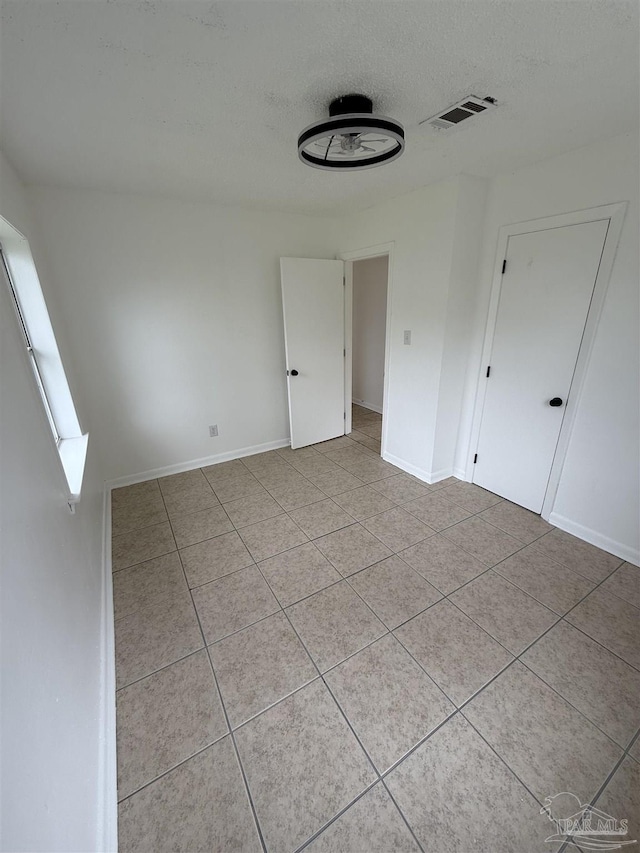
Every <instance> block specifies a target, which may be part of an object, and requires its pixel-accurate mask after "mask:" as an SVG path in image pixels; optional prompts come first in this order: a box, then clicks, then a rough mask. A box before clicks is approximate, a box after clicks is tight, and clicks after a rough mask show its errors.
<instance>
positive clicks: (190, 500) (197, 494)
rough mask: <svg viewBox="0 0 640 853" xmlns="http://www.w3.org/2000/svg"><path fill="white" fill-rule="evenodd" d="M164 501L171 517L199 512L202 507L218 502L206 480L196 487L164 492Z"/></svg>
mask: <svg viewBox="0 0 640 853" xmlns="http://www.w3.org/2000/svg"><path fill="white" fill-rule="evenodd" d="M203 479H204V478H203ZM164 502H165V506H166V507H167V512H168V513H169V518H171V519H173V518H177V517H179V516H181V515H188V514H189V513H191V512H199V511H200V510H202V509H209V508H210V507H212V506H219V503H220V502H219V500H218V498H217V497H216V496H215V494H214V492H213V489H212V488H211V486H210V485H209V484H208V483H207V482H206V481H205V482H204V483H203V484H202V485H199V486H197V487H191V488H186V489H185V490H184V491H180V492H172V493H170V494H165V495H164Z"/></svg>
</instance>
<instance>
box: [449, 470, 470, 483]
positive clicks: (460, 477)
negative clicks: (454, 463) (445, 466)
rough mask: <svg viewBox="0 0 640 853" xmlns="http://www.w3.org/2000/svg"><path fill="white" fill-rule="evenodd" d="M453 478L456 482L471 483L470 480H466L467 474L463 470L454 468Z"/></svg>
mask: <svg viewBox="0 0 640 853" xmlns="http://www.w3.org/2000/svg"><path fill="white" fill-rule="evenodd" d="M453 476H454V477H455V478H456V479H457V480H465V481H466V482H468V483H470V482H471V480H467V472H466V471H465V469H464V468H454V469H453Z"/></svg>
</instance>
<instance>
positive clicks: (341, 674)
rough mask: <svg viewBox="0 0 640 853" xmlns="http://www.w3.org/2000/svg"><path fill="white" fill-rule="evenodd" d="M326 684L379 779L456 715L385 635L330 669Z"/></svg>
mask: <svg viewBox="0 0 640 853" xmlns="http://www.w3.org/2000/svg"><path fill="white" fill-rule="evenodd" d="M325 680H326V682H327V684H328V685H329V688H330V689H331V691H332V693H333V695H334V696H335V697H336V699H337V700H338V702H339V703H340V705H341V707H342V710H343V711H344V712H345V714H346V715H347V719H348V720H349V722H350V723H351V725H352V726H353V729H354V731H355V733H356V734H357V736H358V738H359V740H360V742H361V743H362V745H363V746H364V748H365V749H366V750H367V752H368V753H369V755H370V756H371V759H372V760H373V763H374V764H375V765H376V767H377V769H378V771H379V772H380V773H384V772H385V771H386V770H388V769H389V767H391V765H392V764H394V763H395V762H396V761H399V760H400V759H401V758H402V756H403V755H404V754H405V753H407V752H408V751H409V750H410V749H411V748H412V747H413V746H415V745H416V744H417V743H418V742H419V741H420V740H421V739H422V738H423V737H426V736H427V735H428V734H429V732H431V731H433V729H434V728H436V726H438V725H440V723H441V722H442V721H443V720H444V719H446V717H447V716H449V714H451V713H453V711H454V710H455V708H454V706H453V705H452V704H451V702H449V701H448V699H447V698H446V697H445V696H444V694H443V693H442V691H441V690H440V689H439V688H438V687H437V686H436V685H435V684H434V682H433V681H432V680H431V679H430V678H429V676H428V675H425V673H424V671H423V670H422V669H421V668H420V667H419V666H418V664H417V663H416V662H415V661H414V660H413V658H412V657H411V655H409V654H407V652H406V651H405V650H404V649H403V648H402V646H401V645H400V643H399V642H398V641H397V640H396V639H395V638H394V637H393V636H392V635H390V634H387V636H386V637H382V638H381V639H380V640H377V641H376V642H375V643H373V645H371V646H368V647H367V648H366V649H363V650H362V651H361V652H358V654H357V655H354V656H353V657H351V658H349V660H347V661H345V662H344V663H342V664H340V666H337V667H336V668H335V669H332V670H331V672H329V673H327V675H326V676H325Z"/></svg>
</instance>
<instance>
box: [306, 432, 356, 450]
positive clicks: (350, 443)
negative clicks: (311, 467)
mask: <svg viewBox="0 0 640 853" xmlns="http://www.w3.org/2000/svg"><path fill="white" fill-rule="evenodd" d="M350 447H357V444H356V442H355V441H354V440H353V439H351V438H349V437H348V436H346V435H340V436H338V438H330V439H329V441H322V442H320V444H314V445H313V448H314V450H317V451H318V453H326V452H327V451H328V450H344V449H348V448H350Z"/></svg>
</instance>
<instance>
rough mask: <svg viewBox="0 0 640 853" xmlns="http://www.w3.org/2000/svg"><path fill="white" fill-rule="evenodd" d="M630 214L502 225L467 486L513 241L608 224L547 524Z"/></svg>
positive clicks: (582, 213) (604, 209)
mask: <svg viewBox="0 0 640 853" xmlns="http://www.w3.org/2000/svg"><path fill="white" fill-rule="evenodd" d="M626 210H627V202H626V201H622V202H615V203H613V204H605V205H601V206H598V207H591V208H587V209H585V210H577V211H572V212H571V213H561V214H558V215H555V216H545V217H541V218H539V219H531V220H528V221H525V222H517V223H513V224H510V225H503V226H502V227H501V228H500V229H499V231H498V244H497V249H496V256H495V262H494V268H493V280H492V284H491V296H490V299H489V307H488V310H487V320H486V326H485V332H484V340H483V345H482V356H481V359H480V365H479V370H478V381H477V385H476V394H475V401H474V407H473V417H472V425H471V432H470V438H469V447H468V453H467V461H466V466H465V479H466V480H468V481H469V482H473V457H474V455H475V453H476V452H477V449H478V444H479V441H480V428H481V424H482V413H483V410H484V404H485V399H486V391H487V384H488V379H487V377H486V375H485V374H486V365H488V364H489V359H490V356H491V351H492V348H493V339H494V336H495V331H496V324H497V319H498V306H499V301H500V291H501V288H502V263H503V261H504V259H505V258H506V252H507V244H508V242H509V238H510V237H515V236H517V235H521V234H530V233H532V232H535V231H548V230H550V229H553V228H564V227H566V226H568V225H582V224H584V223H586V222H597V221H599V220H603V219H608V220H609V227H608V228H607V233H606V236H605V240H604V246H603V248H602V255H601V257H600V264H599V266H598V272H597V275H596V280H595V284H594V288H593V294H592V297H591V302H590V304H589V310H588V313H587V319H586V322H585V326H584V331H583V334H582V340H581V341H580V346H579V348H578V354H577V359H576V365H575V370H574V373H573V378H572V380H571V385H570V388H569V393H568V395H567V405H566V406H565V411H564V417H563V419H562V425H561V427H560V434H559V436H558V443H557V445H556V449H555V453H554V456H553V462H552V464H551V472H550V475H549V481H548V483H547V490H546V493H545V496H544V501H543V504H542V510H541V513H540V514H541V516H542V518H544V519H545V520H547V519H548V518H549V516H550V515H551V512H552V511H553V505H554V503H555V499H556V494H557V492H558V486H559V484H560V477H561V475H562V468H563V466H564V461H565V457H566V454H567V449H568V447H569V440H570V438H571V432H572V430H573V424H574V422H575V417H576V412H577V409H578V404H579V401H580V396H581V394H582V389H583V386H584V380H585V377H586V374H587V367H588V364H589V359H590V357H591V352H592V350H593V345H594V342H595V338H596V333H597V330H598V324H599V322H600V316H601V314H602V308H603V305H604V300H605V296H606V292H607V288H608V286H609V279H610V278H611V271H612V269H613V262H614V260H615V255H616V250H617V248H618V241H619V239H620V232H621V231H622V225H623V222H624V217H625V213H626Z"/></svg>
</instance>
